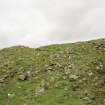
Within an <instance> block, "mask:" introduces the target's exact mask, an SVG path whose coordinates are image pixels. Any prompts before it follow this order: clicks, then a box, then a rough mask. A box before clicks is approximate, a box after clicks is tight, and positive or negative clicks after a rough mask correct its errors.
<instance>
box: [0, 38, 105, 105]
mask: <svg viewBox="0 0 105 105" xmlns="http://www.w3.org/2000/svg"><path fill="white" fill-rule="evenodd" d="M0 105H105V39H99V40H93V41H87V42H78V43H73V44H62V45H51V46H45V47H40V48H37V49H32V48H28V47H24V46H16V47H11V48H5V49H2V50H0Z"/></svg>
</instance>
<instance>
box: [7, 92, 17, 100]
mask: <svg viewBox="0 0 105 105" xmlns="http://www.w3.org/2000/svg"><path fill="white" fill-rule="evenodd" d="M7 96H8V98H9V99H11V98H13V97H15V93H8V95H7Z"/></svg>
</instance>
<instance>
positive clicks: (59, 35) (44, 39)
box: [0, 0, 105, 48]
mask: <svg viewBox="0 0 105 105" xmlns="http://www.w3.org/2000/svg"><path fill="white" fill-rule="evenodd" d="M95 38H105V0H0V48H3V47H8V46H13V45H20V44H21V45H26V46H30V47H38V46H42V45H46V44H51V43H63V42H75V41H80V40H89V39H95Z"/></svg>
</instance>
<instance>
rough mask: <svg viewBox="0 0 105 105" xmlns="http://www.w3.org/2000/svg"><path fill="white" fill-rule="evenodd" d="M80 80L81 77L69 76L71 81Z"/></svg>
mask: <svg viewBox="0 0 105 105" xmlns="http://www.w3.org/2000/svg"><path fill="white" fill-rule="evenodd" d="M79 78H80V76H79V75H70V76H69V79H70V80H78V79H79Z"/></svg>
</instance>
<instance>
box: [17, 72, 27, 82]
mask: <svg viewBox="0 0 105 105" xmlns="http://www.w3.org/2000/svg"><path fill="white" fill-rule="evenodd" d="M18 79H19V80H22V81H25V80H27V79H28V75H27V74H26V73H25V74H21V75H19V76H18Z"/></svg>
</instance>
